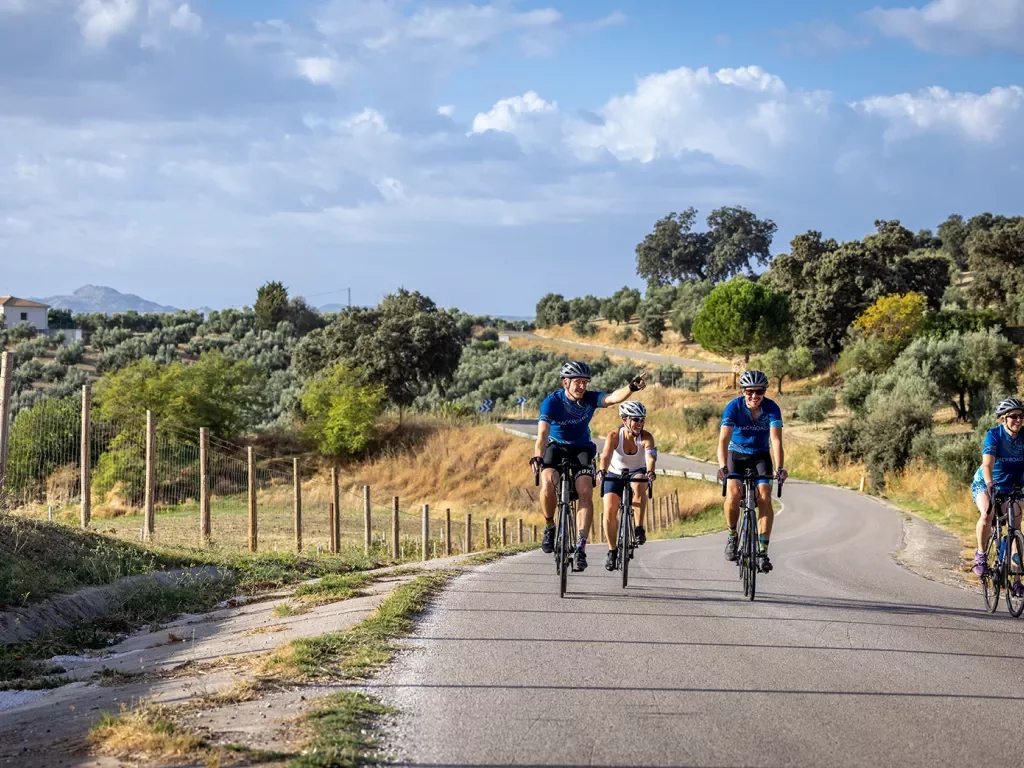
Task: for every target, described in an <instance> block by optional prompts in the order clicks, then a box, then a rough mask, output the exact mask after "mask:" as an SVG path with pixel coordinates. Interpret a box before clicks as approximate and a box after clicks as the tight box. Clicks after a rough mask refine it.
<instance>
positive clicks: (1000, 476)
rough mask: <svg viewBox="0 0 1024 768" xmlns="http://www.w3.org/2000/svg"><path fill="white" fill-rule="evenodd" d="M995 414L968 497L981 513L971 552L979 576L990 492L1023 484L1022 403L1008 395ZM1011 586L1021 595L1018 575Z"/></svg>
mask: <svg viewBox="0 0 1024 768" xmlns="http://www.w3.org/2000/svg"><path fill="white" fill-rule="evenodd" d="M996 416H997V417H998V418H999V422H1000V423H999V424H997V425H996V426H994V427H992V429H990V430H989V431H988V432H986V433H985V442H984V444H983V445H982V448H981V466H980V467H978V471H977V472H975V473H974V482H972V483H971V496H972V498H973V499H974V503H975V504H976V505H977V507H978V511H979V512H980V517H979V518H978V525H977V527H976V531H977V534H978V551H977V552H976V553H975V555H974V572H975V573H976V574H978V576H982V575H984V573H985V567H986V560H985V546H986V545H987V544H988V537H989V536H990V535H991V534H992V510H991V503H992V494H993V493H1001V494H1002V493H1009V492H1010V491H1012V490H1013V488H1014V486H1018V485H1024V436H1022V435H1021V425H1022V424H1024V402H1021V401H1020V400H1019V399H1018V398H1016V397H1008V398H1006V399H1005V400H1003V401H1001V402H1000V403H999V405H997V406H996ZM1016 524H1017V526H1018V527H1020V525H1021V521H1020V520H1017V521H1016ZM1014 556H1015V557H1016V556H1017V555H1016V554H1015V555H1014ZM1012 588H1013V594H1014V596H1015V597H1022V596H1024V585H1022V584H1021V583H1020V579H1019V578H1018V579H1015V580H1014V584H1013V587H1012Z"/></svg>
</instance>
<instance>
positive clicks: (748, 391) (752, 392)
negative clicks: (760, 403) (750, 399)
mask: <svg viewBox="0 0 1024 768" xmlns="http://www.w3.org/2000/svg"><path fill="white" fill-rule="evenodd" d="M743 394H745V395H763V394H764V390H763V389H745V390H743Z"/></svg>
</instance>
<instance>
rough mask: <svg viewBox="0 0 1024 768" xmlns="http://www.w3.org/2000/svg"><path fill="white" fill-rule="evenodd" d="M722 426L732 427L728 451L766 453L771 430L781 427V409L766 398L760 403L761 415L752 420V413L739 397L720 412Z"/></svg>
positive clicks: (743, 399) (769, 444)
mask: <svg viewBox="0 0 1024 768" xmlns="http://www.w3.org/2000/svg"><path fill="white" fill-rule="evenodd" d="M722 426H723V427H732V439H731V440H730V441H729V450H730V451H733V452H735V453H746V454H754V453H767V452H768V450H769V448H770V447H771V442H770V440H769V436H770V434H771V433H770V430H771V428H772V427H781V426H782V409H781V408H779V406H778V403H776V402H775V401H774V400H769V399H768V398H767V397H766V398H764V400H762V401H761V413H759V414H758V416H757V419H754V415H753V413H751V411H750V409H749V408H747V403H746V402H745V398H744V397H743V396H742V395H740V396H739V397H737V398H736V399H735V400H732V401H730V403H729V404H728V405H727V406H725V411H723V412H722Z"/></svg>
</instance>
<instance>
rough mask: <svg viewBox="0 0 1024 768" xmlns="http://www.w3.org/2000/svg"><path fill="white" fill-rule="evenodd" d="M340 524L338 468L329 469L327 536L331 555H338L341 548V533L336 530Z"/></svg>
mask: <svg viewBox="0 0 1024 768" xmlns="http://www.w3.org/2000/svg"><path fill="white" fill-rule="evenodd" d="M340 522H341V492H340V490H339V488H338V468H337V467H331V525H330V526H329V527H330V530H329V534H330V536H331V546H330V547H329V549H330V550H331V552H332V554H338V549H339V547H340V546H341V531H340V530H338V527H339V523H340Z"/></svg>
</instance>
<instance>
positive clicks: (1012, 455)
mask: <svg viewBox="0 0 1024 768" xmlns="http://www.w3.org/2000/svg"><path fill="white" fill-rule="evenodd" d="M981 455H982V456H995V459H996V463H995V466H994V467H992V480H993V482H995V484H996V489H997V490H999V491H1000V492H1002V493H1006V492H1008V491H1010V490H1012V489H1013V486H1015V485H1024V435H1017V438H1016V439H1013V438H1012V437H1011V436H1010V433H1009V432H1008V431H1007V430H1006V429H1005V428H1004V427H1003V426H1002V425H999V426H995V427H992V429H990V430H989V431H988V432H986V433H985V443H984V445H983V446H982V448H981ZM974 482H976V483H984V482H985V475H983V474H982V472H981V467H978V471H977V472H975V473H974Z"/></svg>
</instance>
